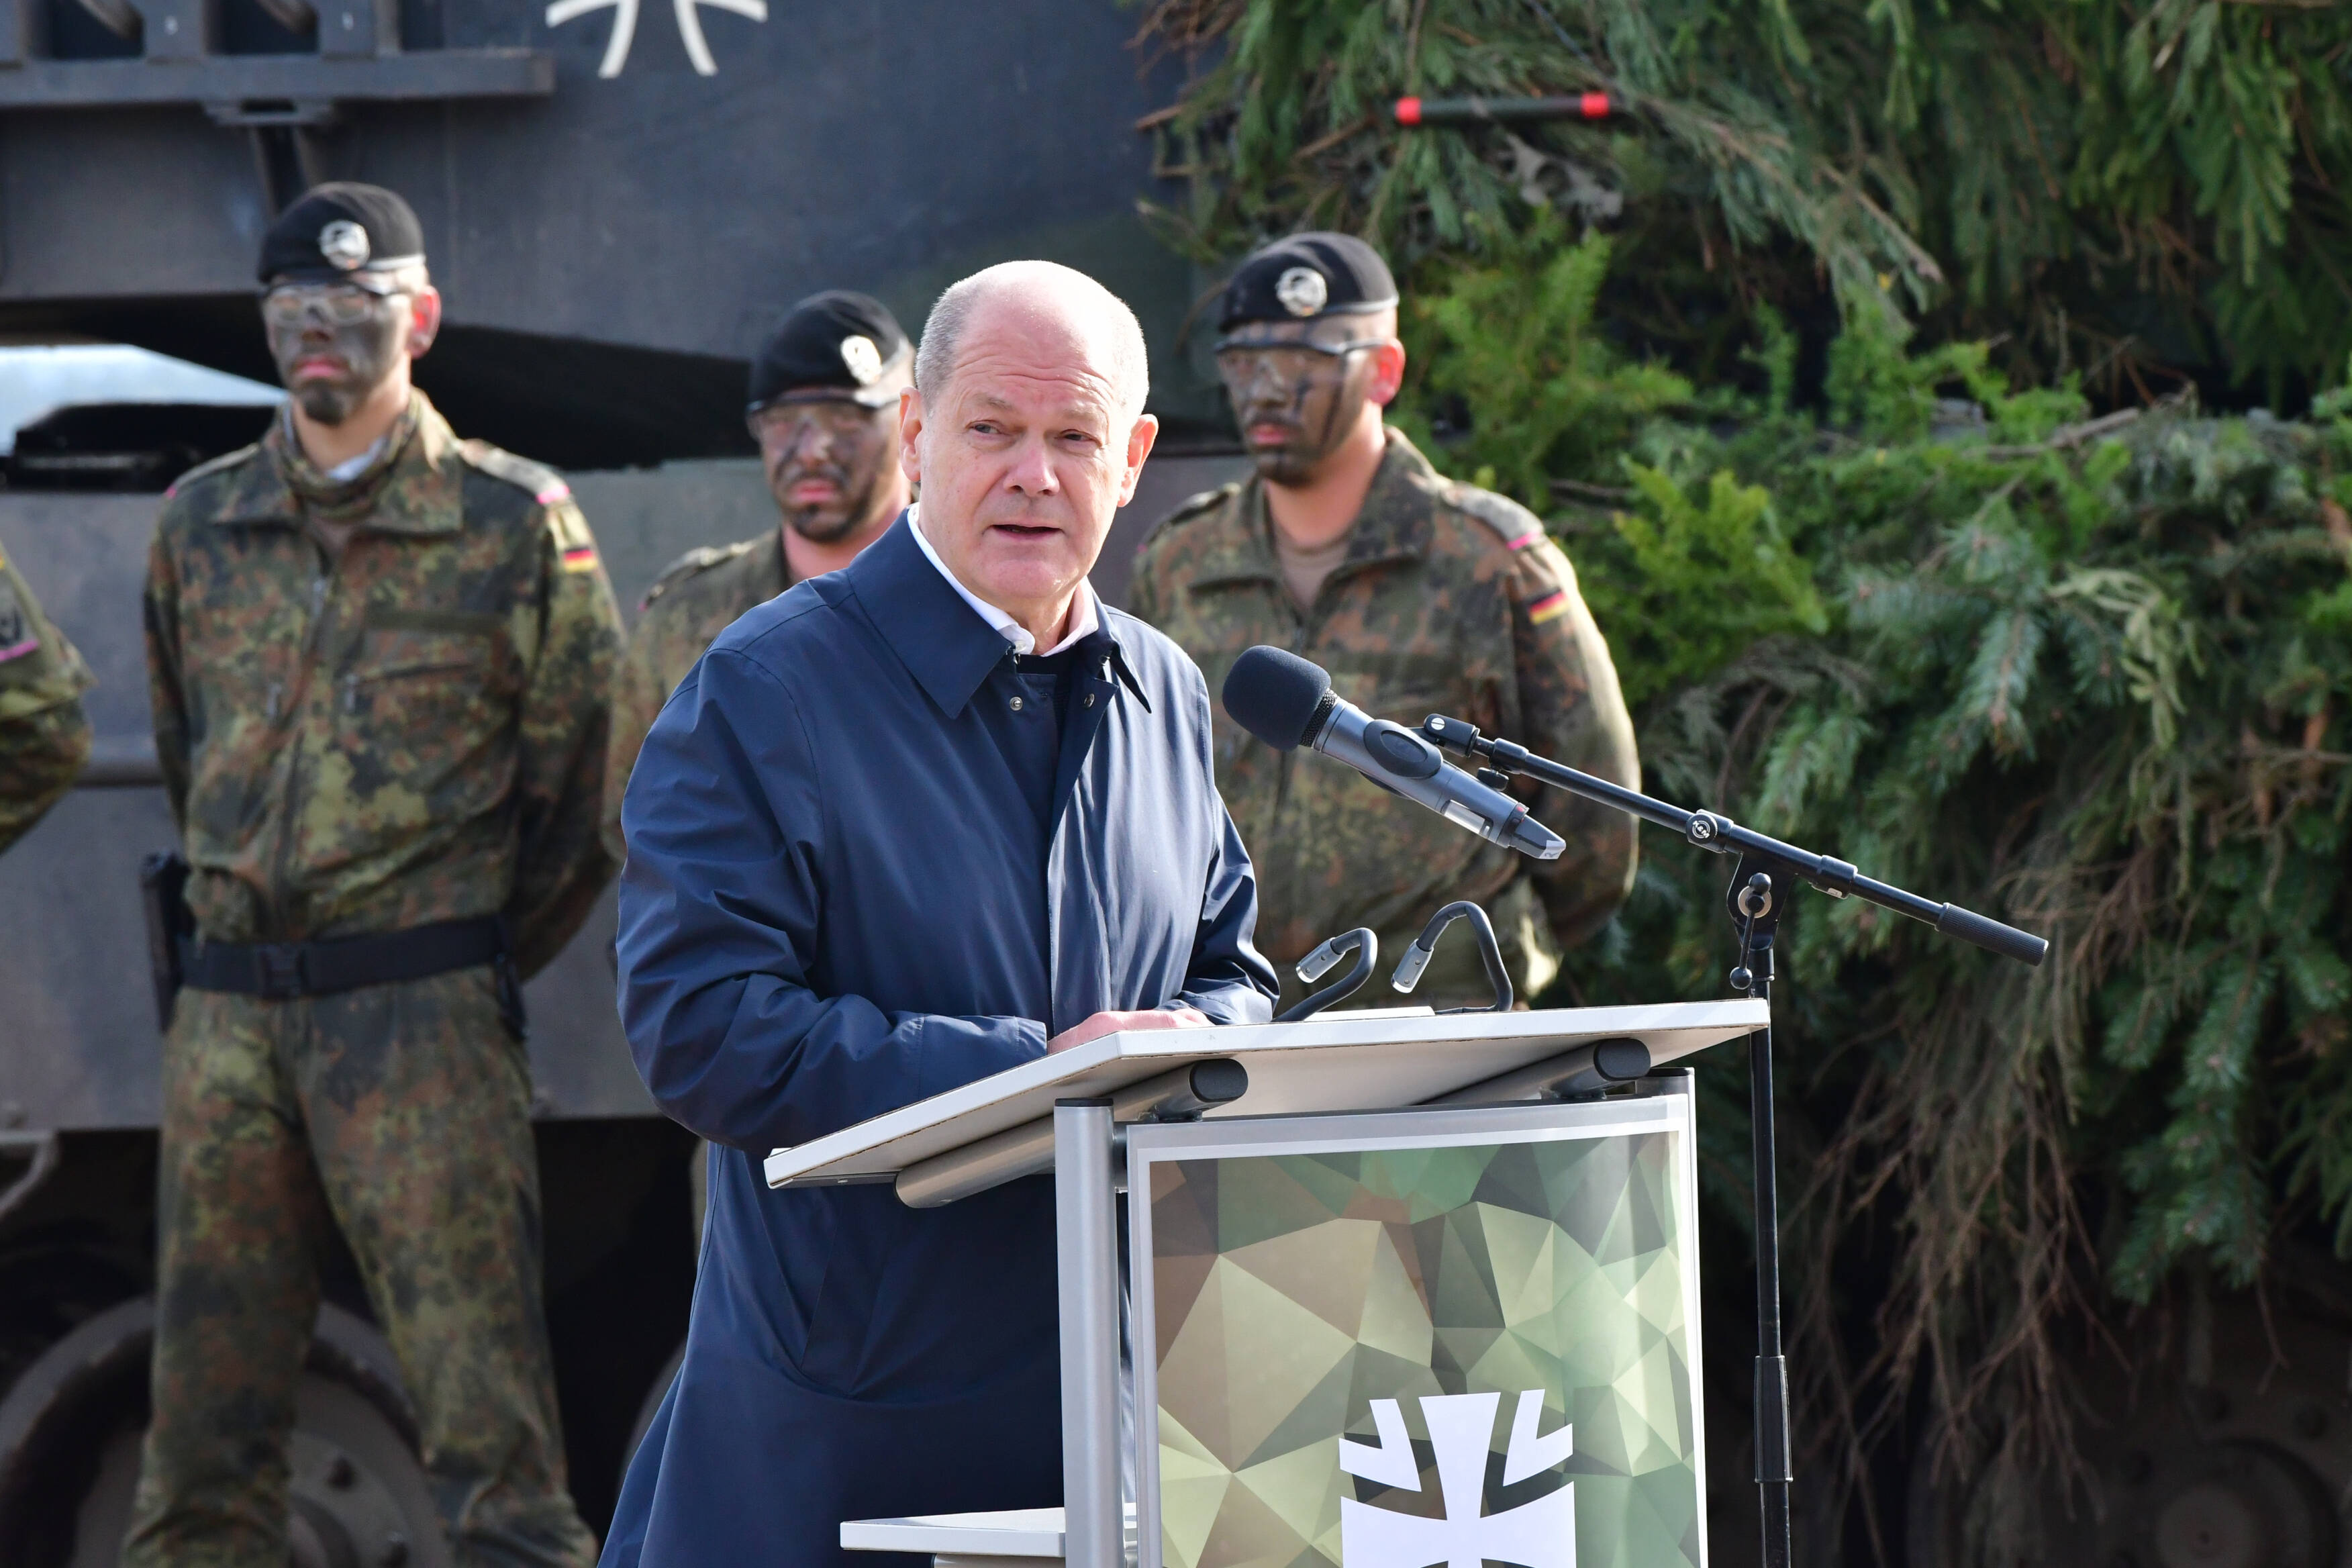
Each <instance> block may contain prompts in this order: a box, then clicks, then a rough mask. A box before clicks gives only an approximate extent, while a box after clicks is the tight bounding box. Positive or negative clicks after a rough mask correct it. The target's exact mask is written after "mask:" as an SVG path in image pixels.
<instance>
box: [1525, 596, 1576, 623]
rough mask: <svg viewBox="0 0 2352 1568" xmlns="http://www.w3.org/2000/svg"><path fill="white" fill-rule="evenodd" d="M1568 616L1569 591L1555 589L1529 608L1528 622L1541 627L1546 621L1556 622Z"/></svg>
mask: <svg viewBox="0 0 2352 1568" xmlns="http://www.w3.org/2000/svg"><path fill="white" fill-rule="evenodd" d="M1566 614H1568V590H1567V589H1565V588H1554V589H1553V590H1552V591H1551V592H1550V593H1549V594H1546V595H1544V596H1543V597H1542V598H1540V599H1538V600H1537V601H1536V602H1535V603H1533V604H1531V605H1528V624H1530V625H1532V626H1541V625H1543V624H1544V623H1545V622H1546V621H1556V620H1558V619H1559V617H1560V616H1564V615H1566Z"/></svg>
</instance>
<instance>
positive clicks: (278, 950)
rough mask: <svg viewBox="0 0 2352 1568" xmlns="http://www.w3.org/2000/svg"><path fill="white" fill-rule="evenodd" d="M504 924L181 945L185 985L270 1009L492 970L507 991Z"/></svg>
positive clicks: (487, 920) (479, 921) (488, 921)
mask: <svg viewBox="0 0 2352 1568" xmlns="http://www.w3.org/2000/svg"><path fill="white" fill-rule="evenodd" d="M504 928H505V922H504V921H500V920H499V917H498V916H496V915H480V916H477V917H476V918H474V919H472V920H464V921H435V922H434V923H433V924H431V925H421V926H412V927H410V928H409V929H408V930H406V931H385V932H383V934H381V935H378V936H352V937H342V938H340V939H338V940H336V941H333V942H203V941H194V940H191V939H189V938H186V937H182V938H181V939H180V973H181V983H182V984H184V985H187V986H188V987H190V988H191V989H194V990H197V991H230V992H235V993H236V994H238V995H241V996H259V997H262V998H264V999H265V1000H268V1001H272V1002H290V1001H293V1000H294V999H295V998H297V997H301V996H326V995H331V994H333V993H335V992H338V991H356V990H358V989H359V988H360V987H361V986H362V985H389V984H394V982H397V981H402V980H423V979H425V977H426V976H428V975H434V974H446V973H448V972H449V971H450V970H453V969H471V968H473V967H475V966H476V965H477V964H483V963H495V964H498V965H499V968H500V969H501V970H502V971H506V972H507V973H501V975H500V977H499V980H500V987H499V988H500V992H501V994H502V995H503V994H504V992H505V991H506V990H507V989H508V984H509V974H510V973H511V969H510V966H509V964H507V963H505V962H504V960H505V959H506V956H507V939H506V931H505V929H504Z"/></svg>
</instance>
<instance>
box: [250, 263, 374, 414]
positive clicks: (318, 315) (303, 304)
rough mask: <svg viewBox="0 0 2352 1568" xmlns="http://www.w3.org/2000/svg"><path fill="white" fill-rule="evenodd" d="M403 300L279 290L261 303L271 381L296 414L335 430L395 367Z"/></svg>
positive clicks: (349, 287)
mask: <svg viewBox="0 0 2352 1568" xmlns="http://www.w3.org/2000/svg"><path fill="white" fill-rule="evenodd" d="M410 320H411V316H410V311H409V308H408V296H407V295H405V294H399V293H393V294H378V293H375V292H373V290H370V289H362V288H361V287H360V286H358V285H357V284H351V283H330V284H285V285H281V286H279V287H278V288H275V289H271V290H270V291H269V292H268V294H266V295H264V296H263V297H262V310H261V321H262V325H263V327H264V328H265V329H266V330H267V331H268V335H269V353H270V357H271V358H272V359H274V360H276V361H277V362H278V380H279V381H281V382H283V383H284V384H285V385H286V390H287V391H288V392H289V394H291V395H292V396H293V398H294V401H295V402H296V403H297V404H299V405H301V409H302V412H303V413H305V414H307V415H309V416H310V417H311V418H313V419H315V420H317V421H318V422H319V423H320V424H321V425H341V423H342V422H343V421H344V420H346V419H348V418H350V417H351V416H352V411H353V410H354V409H356V408H358V407H359V405H361V404H362V403H363V402H365V401H366V400H367V396H368V394H370V393H371V392H373V391H374V390H375V389H376V388H377V387H379V386H381V385H383V380H384V378H385V377H386V376H388V375H390V374H392V371H393V367H394V364H396V363H398V362H399V358H400V349H401V342H402V340H403V339H404V337H405V336H406V334H407V331H408V327H409V322H410Z"/></svg>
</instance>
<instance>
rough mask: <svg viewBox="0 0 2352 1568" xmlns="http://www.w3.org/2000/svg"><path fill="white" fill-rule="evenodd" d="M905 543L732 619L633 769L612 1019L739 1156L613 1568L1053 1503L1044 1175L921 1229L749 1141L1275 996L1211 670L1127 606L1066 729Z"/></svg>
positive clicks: (758, 1555)
mask: <svg viewBox="0 0 2352 1568" xmlns="http://www.w3.org/2000/svg"><path fill="white" fill-rule="evenodd" d="M909 526H910V525H909V523H908V520H907V519H906V518H905V517H903V516H902V517H901V518H900V519H899V521H898V522H897V523H895V524H894V525H893V526H892V527H891V529H890V531H888V532H887V534H885V535H884V536H883V538H882V539H880V540H879V541H877V542H876V543H875V544H874V545H873V546H872V547H871V548H870V549H868V550H867V551H866V552H865V553H864V554H863V555H861V556H859V557H858V559H857V561H856V563H854V564H852V565H851V566H849V567H848V568H847V569H845V570H844V571H842V572H838V573H835V574H830V575H827V576H824V577H818V578H814V579H812V580H811V581H808V582H805V583H802V584H798V585H796V586H794V587H793V588H792V589H791V590H790V591H788V592H787V593H785V594H783V595H781V596H780V597H778V598H776V599H773V600H772V601H770V602H769V603H768V604H766V605H761V607H759V608H758V609H755V610H752V611H751V612H750V613H749V614H747V615H745V616H743V617H742V619H740V620H739V621H737V622H736V623H735V624H734V625H733V626H731V627H730V628H729V629H728V630H727V631H726V632H725V633H724V634H722V635H721V636H720V637H719V639H718V641H717V642H716V643H714V644H713V645H712V647H711V649H710V651H709V653H708V654H707V655H706V656H705V657H704V658H703V659H702V660H701V662H700V663H699V664H698V665H697V666H696V667H695V669H694V671H693V673H692V674H690V675H688V677H687V679H686V680H685V681H684V683H683V684H681V685H680V686H679V687H678V689H677V692H676V693H675V694H673V695H672V696H671V698H670V700H669V702H668V704H667V706H666V707H665V708H664V709H663V710H662V713H661V717H660V719H659V720H658V721H656V723H655V725H654V727H653V731H652V733H651V734H650V735H648V736H647V737H646V745H645V751H644V752H643V754H642V755H641V756H640V757H639V758H638V760H637V763H636V769H635V773H634V774H633V775H632V777H631V779H630V783H629V789H628V796H627V800H626V803H625V807H624V811H623V824H624V826H625V830H626V832H627V836H628V843H629V856H628V864H627V867H626V868H625V871H624V872H623V875H622V879H621V925H620V1004H621V1014H622V1017H623V1020H624V1022H625V1025H626V1027H627V1030H628V1036H629V1042H630V1046H631V1048H632V1049H633V1050H634V1052H635V1057H636V1062H637V1068H638V1070H639V1071H640V1072H641V1073H643V1074H644V1076H645V1080H646V1087H647V1088H649V1089H651V1090H652V1091H653V1095H654V1098H655V1100H657V1101H658V1102H659V1103H660V1105H661V1108H662V1109H663V1110H665V1111H667V1112H668V1113H669V1114H670V1115H671V1116H672V1117H674V1118H676V1119H677V1121H681V1122H683V1123H685V1124H686V1125H687V1126H688V1127H689V1128H691V1129H693V1130H694V1131H697V1132H699V1133H701V1134H702V1135H703V1136H705V1137H707V1138H709V1139H710V1140H711V1141H712V1142H714V1143H716V1144H719V1145H720V1146H721V1147H719V1149H717V1150H716V1151H715V1152H714V1154H713V1157H712V1160H711V1163H710V1167H709V1170H710V1186H709V1219H708V1222H707V1225H706V1227H705V1230H704V1235H703V1243H702V1255H701V1266H700V1275H699V1278H698V1279H697V1281H696V1284H695V1294H694V1315H693V1324H692V1327H691V1329H690V1330H689V1331H688V1337H687V1349H686V1359H685V1363H684V1364H683V1366H682V1367H681V1369H680V1371H679V1373H678V1375H677V1381H676V1382H675V1383H674V1384H672V1385H671V1388H670V1391H669V1394H668V1396H667V1398H666V1399H665V1400H664V1401H663V1403H662V1405H661V1409H660V1413H659V1415H657V1416H656V1419H655V1421H654V1423H653V1426H652V1428H651V1430H650V1431H649V1432H648V1433H647V1434H646V1439H645V1442H644V1444H643V1445H642V1446H641V1447H639V1448H638V1450H637V1453H636V1455H635V1458H634V1460H633V1461H632V1462H631V1464H630V1467H629V1472H628V1476H627V1479H626V1480H625V1483H624V1486H623V1489H622V1496H621V1501H620V1507H619V1511H618V1513H617V1515H616V1517H615V1518H614V1521H613V1528H612V1532H611V1535H610V1538H609V1540H608V1542H607V1544H606V1546H605V1549H604V1563H605V1564H607V1565H613V1564H619V1565H625V1568H635V1565H636V1564H638V1563H644V1564H646V1565H647V1568H655V1565H659V1568H704V1565H713V1568H715V1565H718V1564H728V1565H730V1568H731V1565H734V1564H750V1563H762V1564H769V1563H772V1564H784V1565H789V1568H814V1565H817V1564H824V1565H826V1568H835V1565H837V1564H842V1563H861V1564H862V1565H863V1568H886V1564H888V1565H892V1568H897V1565H898V1564H901V1563H915V1562H916V1561H917V1560H916V1559H912V1558H908V1559H898V1558H877V1557H876V1556H875V1555H873V1554H869V1553H845V1552H841V1551H840V1549H839V1545H838V1541H839V1536H838V1526H839V1524H840V1521H843V1520H844V1519H870V1518H877V1517H888V1516H897V1515H903V1514H910V1513H938V1512H955V1511H963V1510H977V1509H1007V1508H1035V1507H1051V1506H1053V1505H1055V1504H1056V1503H1058V1502H1059V1501H1060V1500H1061V1458H1060V1456H1061V1444H1060V1413H1059V1377H1058V1368H1057V1364H1056V1352H1057V1337H1056V1324H1055V1279H1054V1210H1053V1186H1052V1183H1051V1180H1050V1178H1045V1177H1034V1178H1031V1179H1029V1180H1026V1181H1022V1182H1016V1183H1013V1184H1009V1185H1006V1186H1003V1187H1000V1188H998V1189H996V1190H995V1191H993V1192H991V1193H987V1194H982V1195H980V1196H978V1197H974V1198H968V1199H966V1200H964V1201H962V1202H961V1203H958V1204H954V1205H950V1206H948V1207H946V1208H943V1209H934V1210H927V1211H920V1212H919V1211H916V1210H912V1209H908V1208H906V1207H904V1206H902V1205H900V1204H899V1203H898V1198H897V1197H896V1196H895V1195H894V1194H893V1193H892V1191H891V1189H890V1188H889V1187H887V1186H867V1187H852V1188H837V1189H831V1190H820V1191H812V1192H782V1193H779V1192H771V1191H770V1190H769V1189H768V1187H767V1185H766V1184H765V1182H764V1180H763V1179H762V1177H761V1172H760V1158H761V1156H762V1155H764V1154H765V1153H766V1152H768V1151H769V1150H771V1149H772V1148H776V1147H778V1146H782V1145H788V1144H797V1143H804V1142H808V1141H809V1140H811V1139H813V1138H816V1137H820V1136H822V1135H823V1134H824V1133H827V1132H832V1131H835V1130H837V1129H840V1128H843V1127H846V1126H849V1125H851V1124H853V1123H855V1122H858V1121H864V1120H866V1118H868V1117H872V1116H877V1115H879V1114H881V1113H882V1112H884V1111H886V1110H893V1109H895V1108H897V1107H898V1106H902V1105H907V1104H910V1103H912V1102H913V1101H916V1100H922V1099H925V1098H927V1097H929V1096H930V1095H934V1094H938V1093H940V1092H941V1091H942V1090H945V1089H952V1088H954V1087H956V1086H958V1085H960V1084H963V1083H967V1082H970V1081H971V1080H972V1079H979V1078H982V1077H984V1076H986V1075H987V1074H990V1073H993V1072H999V1071H1002V1070H1003V1069H1004V1068H1011V1067H1014V1066H1017V1065H1018V1064H1020V1063H1022V1062H1025V1061H1029V1060H1032V1059H1034V1058H1036V1057H1039V1056H1042V1055H1043V1054H1045V1041H1046V1039H1047V1037H1049V1036H1050V1035H1053V1034H1055V1033H1056V1032H1058V1031H1060V1030H1063V1029H1066V1028H1068V1027H1069V1026H1072V1025H1074V1024H1076V1023H1078V1022H1080V1021H1081V1020H1083V1019H1085V1018H1086V1017H1087V1016H1090V1015H1092V1014H1094V1013H1097V1012H1099V1011H1102V1010H1104V1009H1107V1008H1145V1007H1160V1006H1167V1005H1183V1004H1187V1003H1189V1004H1190V1005H1193V1006H1195V1007H1198V1008H1200V1009H1201V1010H1202V1012H1204V1013H1206V1014H1207V1015H1208V1016H1210V1017H1211V1018H1212V1019H1214V1020H1216V1021H1218V1022H1220V1023H1227V1024H1241V1023H1259V1022H1263V1021H1264V1020H1265V1018H1266V1017H1267V1016H1268V1014H1269V1012H1270V1010H1271V1005H1272V1003H1271V998H1272V996H1273V995H1274V993H1275V982H1274V975H1273V973H1272V971H1271V970H1270V969H1269V968H1268V967H1267V965H1266V963H1265V960H1264V959H1263V958H1261V957H1260V956H1259V955H1258V953H1257V952H1256V951H1255V949H1254V948H1253V947H1252V946H1251V931H1252V928H1253V926H1254V925H1255V921H1256V917H1257V889H1256V883H1255V879H1254V878H1253V876H1252V873H1251V870H1250V864H1249V859H1248V857H1247V855H1246V854H1245V853H1244V850H1243V848H1242V844H1241V839H1240V837H1239V836H1238V835H1237V834H1236V833H1235V832H1234V825H1233V821H1232V819H1231V818H1230V817H1229V816H1227V815H1226V814H1225V809H1224V806H1223V803H1222V802H1221V801H1220V800H1219V799H1218V797H1217V794H1216V789H1215V784H1214V781H1213V773H1212V766H1211V757H1210V733H1209V699H1208V692H1207V689H1206V688H1205V687H1204V685H1203V683H1202V679H1201V674H1200V671H1199V670H1198V669H1197V668H1194V666H1193V665H1192V661H1191V660H1189V659H1188V658H1185V656H1184V655H1183V653H1182V652H1181V651H1180V650H1179V649H1178V648H1177V647H1176V646H1175V645H1174V644H1173V643H1171V642H1170V641H1169V640H1168V639H1167V638H1166V637H1161V636H1160V634H1159V633H1157V632H1155V631H1153V630H1152V629H1150V627H1149V626H1145V625H1143V623H1141V622H1140V621H1138V620H1136V619H1134V618H1133V617H1132V616H1127V615H1124V614H1121V613H1120V612H1118V611H1116V610H1113V609H1110V608H1108V606H1106V607H1105V609H1104V612H1103V622H1104V624H1103V626H1102V627H1101V629H1100V630H1099V631H1098V632H1097V634H1096V635H1095V636H1094V637H1092V638H1091V639H1089V640H1088V641H1087V643H1085V644H1082V645H1081V647H1083V648H1084V650H1085V651H1084V653H1083V656H1082V657H1081V658H1080V660H1079V661H1078V666H1077V669H1076V674H1075V677H1074V679H1073V680H1072V682H1071V684H1070V685H1068V686H1067V687H1066V688H1065V697H1066V703H1065V706H1066V718H1064V719H1062V720H1058V721H1057V720H1056V719H1055V712H1054V704H1053V703H1052V702H1051V701H1050V700H1047V701H1045V702H1041V701H1040V700H1038V694H1037V685H1036V681H1035V679H1034V677H1024V675H1023V674H1022V673H1021V672H1020V671H1019V670H1017V669H1016V668H1015V667H1014V665H1013V661H1012V659H1011V658H1010V648H1009V647H1008V645H1007V644H1006V642H1005V640H1004V639H1003V637H1001V636H1000V635H999V634H998V633H997V632H995V631H994V630H992V628H991V627H990V626H988V624H987V623H986V622H985V621H983V620H982V619H981V617H980V616H979V615H978V614H977V613H975V612H974V611H973V610H972V608H971V605H968V604H966V603H965V602H964V601H963V600H962V599H961V597H959V596H958V595H957V594H956V593H955V591H954V589H953V588H952V587H951V586H950V584H948V582H947V580H946V579H945V578H944V577H942V576H941V575H940V573H939V571H938V569H937V568H935V567H934V566H932V565H931V563H929V561H928V560H926V559H925V558H924V556H923V554H922V552H921V551H920V549H919V546H918V545H917V543H916V542H915V541H914V539H913V537H912V535H911V534H910V533H909V532H908V529H909ZM1023 698H1025V699H1026V700H1019V701H1016V699H1023ZM1041 724H1042V725H1046V726H1053V728H1052V729H1047V730H1040V729H1039V728H1038V726H1039V725H1041ZM1056 742H1058V744H1057V743H1056ZM1049 826H1050V831H1049Z"/></svg>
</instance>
